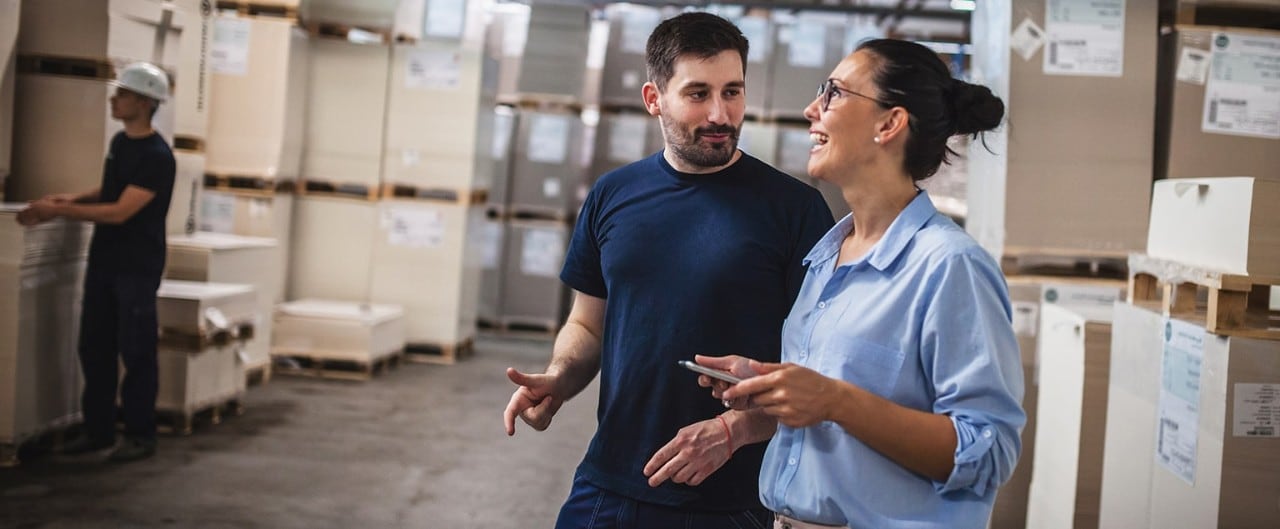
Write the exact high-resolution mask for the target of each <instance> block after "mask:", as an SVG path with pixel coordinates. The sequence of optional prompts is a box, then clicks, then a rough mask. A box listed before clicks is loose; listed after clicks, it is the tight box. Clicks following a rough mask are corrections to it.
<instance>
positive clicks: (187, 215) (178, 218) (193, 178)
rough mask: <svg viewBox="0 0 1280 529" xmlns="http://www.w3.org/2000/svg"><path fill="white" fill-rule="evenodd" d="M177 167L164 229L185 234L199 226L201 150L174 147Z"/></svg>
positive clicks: (201, 186)
mask: <svg viewBox="0 0 1280 529" xmlns="http://www.w3.org/2000/svg"><path fill="white" fill-rule="evenodd" d="M173 158H174V161H176V162H177V167H178V170H177V172H176V173H175V175H174V178H173V196H172V197H171V198H170V199H169V215H168V217H166V218H165V233H167V234H169V235H187V234H190V233H195V231H196V229H198V228H199V221H198V220H197V219H199V218H200V190H201V189H203V188H204V154H201V153H197V152H193V151H181V150H175V151H173Z"/></svg>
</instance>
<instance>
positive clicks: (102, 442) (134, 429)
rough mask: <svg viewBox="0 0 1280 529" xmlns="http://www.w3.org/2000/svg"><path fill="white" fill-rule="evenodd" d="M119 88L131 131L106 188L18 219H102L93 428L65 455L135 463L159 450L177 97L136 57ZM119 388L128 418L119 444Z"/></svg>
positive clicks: (61, 199) (47, 204) (93, 282)
mask: <svg viewBox="0 0 1280 529" xmlns="http://www.w3.org/2000/svg"><path fill="white" fill-rule="evenodd" d="M112 84H114V85H115V86H116V91H115V94H114V95H112V96H111V117H112V118H113V119H117V120H120V121H121V122H122V123H123V124H124V130H123V131H121V132H119V133H117V134H116V135H115V137H113V138H112V139H111V146H110V148H109V150H108V151H107V158H106V162H105V164H104V166H103V174H102V184H101V185H100V186H99V187H97V188H95V189H92V190H89V191H85V192H82V193H69V194H58V195H50V196H47V197H44V198H41V199H40V200H36V201H33V202H31V203H30V205H29V206H28V207H27V208H26V209H25V210H23V211H22V212H21V213H19V214H18V222H20V223H22V224H23V225H33V224H38V223H40V222H44V221H46V220H49V219H52V218H55V217H66V218H69V219H75V220H81V221H88V222H93V223H94V231H93V240H92V242H91V243H90V246H89V266H88V271H87V273H86V274H85V284H84V303H83V304H82V309H81V321H80V344H79V353H80V366H81V370H82V372H83V373H84V382H85V384H84V391H83V394H82V396H81V406H82V409H83V414H84V431H83V435H82V436H81V437H80V438H78V439H75V440H73V441H72V442H70V443H68V444H67V445H66V446H64V447H63V449H62V452H63V453H65V454H87V453H97V452H102V451H105V450H106V449H108V448H112V447H114V450H112V451H111V453H110V455H109V456H108V459H109V460H111V461H116V462H126V461H135V460H139V459H144V458H147V457H150V456H152V455H154V454H155V450H156V421H155V400H156V389H157V383H158V373H157V371H158V367H157V359H156V347H157V336H156V330H157V329H158V328H159V323H158V322H157V318H156V291H157V290H158V289H159V287H160V278H161V275H162V273H163V271H164V264H165V251H166V247H165V217H166V216H167V215H168V212H169V199H170V198H171V196H172V194H173V181H174V175H175V172H176V163H175V161H174V157H173V151H172V150H171V149H170V148H169V145H168V143H166V142H165V140H164V138H162V137H161V136H160V134H159V133H157V132H156V131H155V129H153V128H152V127H151V119H152V118H153V117H154V116H155V113H156V110H157V109H158V108H159V106H160V105H161V104H162V103H163V102H164V101H165V100H167V99H168V96H169V76H168V75H166V74H165V72H164V70H161V69H160V68H158V67H156V66H155V65H152V64H147V63H136V64H131V65H129V66H127V67H125V68H123V69H122V70H120V71H119V74H118V75H117V78H116V80H115V81H114V82H113V83H112ZM93 117H94V116H85V118H86V119H92V118H93ZM121 364H123V365H124V369H125V375H124V377H123V378H121V377H119V372H118V369H119V368H118V366H119V365H121ZM117 390H118V395H119V402H120V403H121V408H122V411H123V416H124V423H125V436H124V440H123V442H122V443H120V444H119V445H118V446H117V445H116V438H115V437H116V435H115V423H116V417H117V411H118V410H117V408H116V402H117Z"/></svg>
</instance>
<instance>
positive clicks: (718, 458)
mask: <svg viewBox="0 0 1280 529" xmlns="http://www.w3.org/2000/svg"><path fill="white" fill-rule="evenodd" d="M732 455H733V453H732V452H731V450H730V446H729V436H728V435H727V433H726V432H725V426H724V424H721V420H720V419H717V418H712V419H708V420H705V421H702V422H696V423H693V424H690V425H689V426H685V427H684V428H681V429H680V431H679V432H677V433H676V436H675V438H674V439H672V440H671V441H670V442H668V443H667V444H666V446H663V447H662V448H659V449H658V451H657V452H656V453H654V454H653V457H652V458H651V459H649V462H648V463H646V464H645V465H644V475H645V476H647V477H648V478H649V486H650V487H657V486H658V485H661V484H662V483H663V482H665V481H667V480H671V481H674V482H676V483H684V484H686V485H691V486H697V485H699V484H701V483H702V481H703V480H705V479H707V476H710V475H711V474H712V473H714V472H715V471H716V470H719V469H720V467H722V466H724V464H725V463H726V462H728V461H729V457H730V456H732Z"/></svg>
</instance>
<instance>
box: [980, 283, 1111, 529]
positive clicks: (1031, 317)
mask: <svg viewBox="0 0 1280 529" xmlns="http://www.w3.org/2000/svg"><path fill="white" fill-rule="evenodd" d="M1006 281H1007V282H1008V285H1009V301H1010V302H1011V304H1012V306H1013V330H1014V333H1015V334H1016V336H1017V338H1018V349H1019V351H1020V352H1021V355H1022V377H1023V380H1025V381H1026V390H1025V392H1024V394H1023V398H1022V407H1023V410H1024V411H1025V412H1026V414H1027V424H1026V425H1025V426H1024V427H1023V428H1022V455H1021V457H1020V458H1019V459H1018V466H1017V468H1015V469H1014V472H1013V476H1012V477H1010V478H1009V481H1007V482H1006V483H1005V484H1004V486H1002V487H1001V488H1000V493H999V494H998V495H997V496H996V502H995V506H994V508H993V510H992V513H991V527H992V529H1000V528H1006V527H1009V528H1013V527H1027V497H1028V493H1029V490H1030V488H1031V476H1032V473H1033V472H1034V468H1035V458H1036V424H1037V408H1038V406H1039V394H1040V373H1039V349H1038V347H1037V345H1036V341H1037V337H1038V336H1039V334H1040V306H1041V305H1042V304H1060V305H1066V306H1082V305H1083V306H1088V307H1110V306H1111V305H1112V304H1114V303H1115V301H1116V300H1121V299H1123V298H1124V288H1125V282H1124V281H1122V280H1119V279H1090V278H1074V277H1052V276H1009V277H1007V278H1006Z"/></svg>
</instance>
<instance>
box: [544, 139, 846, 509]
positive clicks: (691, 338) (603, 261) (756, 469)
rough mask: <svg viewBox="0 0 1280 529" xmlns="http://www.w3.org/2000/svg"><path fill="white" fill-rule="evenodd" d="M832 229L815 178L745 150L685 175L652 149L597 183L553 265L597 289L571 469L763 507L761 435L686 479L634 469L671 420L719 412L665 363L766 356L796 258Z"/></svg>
mask: <svg viewBox="0 0 1280 529" xmlns="http://www.w3.org/2000/svg"><path fill="white" fill-rule="evenodd" d="M830 228H831V210H830V209H828V208H827V205H826V202H823V200H822V195H821V194H819V193H818V191H817V190H816V189H814V188H812V187H810V186H809V185H807V184H804V183H802V182H800V181H799V180H796V179H794V178H792V177H790V176H787V175H785V174H783V173H781V172H779V171H778V170H777V169H774V168H772V167H770V166H768V165H766V164H764V163H763V162H761V161H759V160H757V159H755V158H752V157H751V156H748V155H745V154H744V155H743V156H742V157H741V158H740V159H739V160H738V161H737V162H735V163H734V164H733V165H730V166H729V167H726V168H725V169H723V170H721V171H719V172H716V173H712V174H686V173H681V172H678V171H676V170H675V169H674V168H672V166H671V165H670V164H668V163H667V161H666V159H664V158H663V157H662V153H661V152H659V153H657V154H654V155H653V156H650V157H648V158H646V159H644V160H640V161H639V162H636V163H633V164H631V165H628V166H626V167H623V168H621V169H618V170H615V171H613V172H610V173H608V174H606V175H604V176H603V177H601V178H600V180H599V181H598V182H596V184H595V186H594V188H593V189H592V190H591V193H590V194H589V195H588V196H587V201H586V205H584V206H583V208H582V214H581V215H580V216H579V217H578V224H577V227H576V228H575V230H574V233H573V240H572V242H571V243H570V245H569V251H568V255H567V257H566V259H565V264H564V269H563V271H562V272H561V273H560V278H561V279H562V280H563V281H564V282H565V283H566V284H568V285H569V286H570V287H572V288H573V289H575V290H578V291H580V292H584V293H586V294H589V295H592V296H596V297H600V298H606V299H607V300H608V303H607V304H606V306H605V324H604V336H603V350H602V357H601V369H600V404H599V409H598V410H597V419H598V421H599V429H598V430H597V431H596V435H595V438H594V439H592V441H591V445H590V447H589V448H588V449H587V454H586V457H585V458H584V459H583V461H582V464H581V466H579V467H578V470H579V471H580V472H582V474H583V476H584V477H585V478H586V479H587V480H588V481H590V482H592V483H594V484H596V485H597V486H599V487H601V488H604V489H607V490H611V491H613V492H615V493H618V494H622V495H624V496H627V497H630V498H634V499H638V500H641V501H645V502H650V503H658V504H663V505H671V506H679V507H682V508H685V509H688V510H697V511H729V510H740V509H749V508H757V509H759V508H763V507H761V505H760V498H759V491H758V487H757V483H758V480H759V478H760V461H761V458H762V457H763V455H764V449H765V443H757V444H753V445H748V446H744V447H741V448H740V449H739V450H738V451H737V452H736V453H735V454H734V455H733V458H732V459H730V460H729V462H728V463H726V464H725V466H723V467H721V468H720V469H719V470H717V471H716V472H715V473H714V474H712V475H711V476H710V477H708V478H707V479H706V481H704V482H703V483H702V484H701V485H699V486H697V487H690V486H687V485H681V484H677V483H672V482H670V481H668V482H666V483H664V484H663V485H662V486H660V487H657V488H651V487H649V485H648V484H647V483H646V481H647V478H646V477H645V476H644V474H643V473H642V469H643V468H644V465H645V463H646V462H647V461H648V460H649V458H650V457H652V456H653V454H654V452H656V451H657V450H658V448H660V447H662V445H664V444H666V443H667V442H668V441H670V440H671V438H672V437H674V436H675V434H676V432H677V431H679V430H680V428H682V427H684V426H687V425H689V424H692V423H695V422H698V421H702V420H705V419H711V418H713V417H715V416H716V415H717V414H719V413H723V412H724V411H725V409H724V405H722V404H721V403H720V401H718V400H716V399H714V398H712V397H711V391H710V390H708V389H707V388H703V387H699V386H698V382H697V378H698V375H697V374H696V373H693V372H690V371H688V370H685V369H682V368H680V367H678V366H677V365H676V361H677V360H692V359H693V355H694V354H699V353H700V354H705V355H713V356H719V355H727V354H739V355H743V356H748V357H751V358H756V359H758V360H761V361H768V362H777V361H778V359H779V356H780V351H781V347H782V346H781V333H782V320H783V319H784V318H786V316H787V313H788V312H790V310H791V304H792V302H793V301H794V300H795V297H796V293H797V292H798V291H799V289H800V284H801V282H802V281H803V280H804V267H803V265H802V264H801V260H802V259H804V257H805V255H807V254H808V253H809V250H810V249H811V248H813V245H814V243H815V242H817V240H818V239H819V238H821V237H822V235H823V234H825V233H826V232H827V230H828V229H830Z"/></svg>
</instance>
